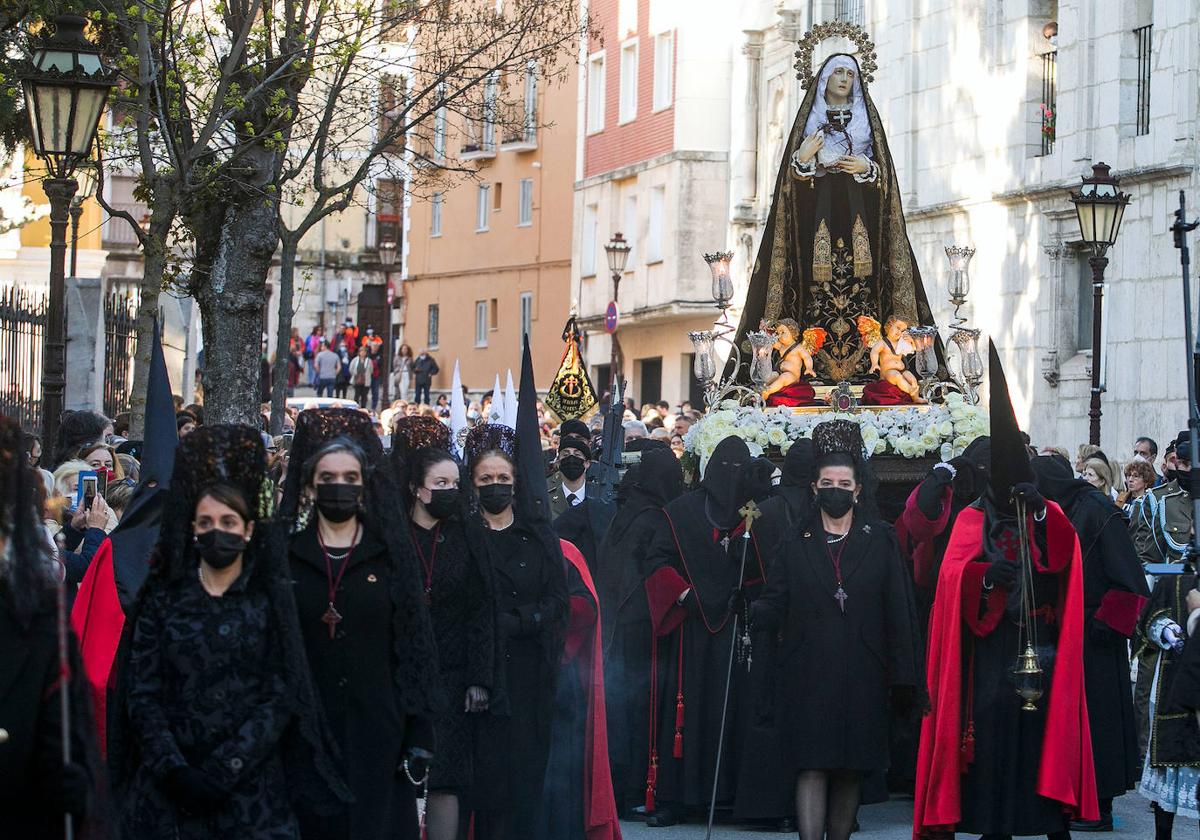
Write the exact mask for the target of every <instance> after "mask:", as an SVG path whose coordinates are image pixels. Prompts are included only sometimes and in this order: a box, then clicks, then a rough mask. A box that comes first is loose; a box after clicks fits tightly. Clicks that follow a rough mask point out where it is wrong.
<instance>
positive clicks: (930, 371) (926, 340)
mask: <svg viewBox="0 0 1200 840" xmlns="http://www.w3.org/2000/svg"><path fill="white" fill-rule="evenodd" d="M907 332H908V337H909V339H910V340H911V341H912V343H913V347H915V348H916V353H915V354H914V355H913V367H914V369H915V370H916V372H917V376H919V377H921V378H922V379H928V378H929V377H931V376H933V375H934V374H936V373H937V368H938V361H937V349H936V345H937V336H938V331H937V327H909V328H908V330H907Z"/></svg>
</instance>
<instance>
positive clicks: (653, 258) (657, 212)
mask: <svg viewBox="0 0 1200 840" xmlns="http://www.w3.org/2000/svg"><path fill="white" fill-rule="evenodd" d="M666 203H667V188H666V187H651V189H650V213H649V219H648V220H647V221H648V224H647V226H646V227H647V230H646V262H648V263H656V262H662V258H663V210H664V208H665V206H666Z"/></svg>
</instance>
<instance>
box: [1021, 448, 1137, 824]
mask: <svg viewBox="0 0 1200 840" xmlns="http://www.w3.org/2000/svg"><path fill="white" fill-rule="evenodd" d="M1032 463H1033V468H1034V472H1035V473H1036V474H1037V476H1038V488H1039V489H1040V490H1041V491H1042V493H1043V494H1044V495H1045V496H1046V497H1047V498H1049V499H1052V500H1054V501H1056V502H1058V503H1059V505H1060V506H1061V507H1062V508H1063V512H1064V513H1066V514H1067V516H1068V517H1069V518H1070V520H1071V524H1072V526H1074V528H1075V533H1076V534H1078V535H1079V549H1080V553H1081V556H1082V557H1083V625H1084V630H1085V632H1084V637H1083V675H1084V680H1085V682H1086V685H1087V705H1088V721H1089V723H1090V724H1091V730H1092V755H1093V758H1094V761H1095V766H1096V797H1097V798H1098V799H1100V800H1102V801H1103V800H1105V799H1111V798H1112V797H1115V796H1120V795H1121V794H1123V793H1125V792H1126V791H1128V790H1133V789H1134V788H1135V787H1136V786H1137V783H1138V780H1139V779H1140V778H1141V762H1140V760H1139V755H1138V744H1137V720H1136V718H1135V716H1134V711H1133V693H1132V691H1131V688H1130V683H1129V648H1128V645H1127V641H1128V639H1129V638H1130V637H1131V636H1132V635H1133V633H1134V630H1135V627H1136V623H1137V619H1138V615H1139V613H1140V612H1141V608H1142V607H1143V606H1144V605H1145V602H1146V599H1147V597H1148V596H1149V594H1150V593H1149V591H1148V590H1147V588H1146V578H1145V575H1144V574H1143V572H1142V565H1141V562H1140V561H1139V560H1138V557H1137V550H1136V549H1135V548H1134V545H1133V540H1132V538H1131V537H1130V536H1129V529H1128V526H1127V522H1126V519H1125V516H1124V514H1123V513H1122V512H1121V510H1120V508H1118V507H1116V506H1115V505H1114V504H1113V503H1112V501H1111V500H1110V499H1109V498H1108V497H1107V496H1105V495H1104V494H1103V493H1101V492H1100V491H1098V490H1096V489H1095V488H1094V487H1092V486H1091V485H1090V484H1088V483H1087V482H1085V481H1080V480H1077V479H1075V478H1074V477H1073V476H1072V475H1071V474H1070V471H1069V467H1067V466H1066V464H1065V463H1064V462H1061V461H1057V460H1056V459H1053V458H1049V457H1042V458H1035V459H1034V460H1033V462H1032Z"/></svg>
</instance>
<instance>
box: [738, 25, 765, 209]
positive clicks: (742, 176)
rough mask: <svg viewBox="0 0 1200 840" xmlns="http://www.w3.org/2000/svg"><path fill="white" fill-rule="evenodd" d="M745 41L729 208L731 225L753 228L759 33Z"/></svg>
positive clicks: (750, 34)
mask: <svg viewBox="0 0 1200 840" xmlns="http://www.w3.org/2000/svg"><path fill="white" fill-rule="evenodd" d="M745 36H746V41H745V43H744V44H742V55H744V56H745V57H746V60H745V62H743V67H744V71H745V79H744V91H745V94H744V96H743V102H742V106H741V108H740V111H741V114H740V116H738V117H737V118H736V119H735V127H734V130H735V131H736V132H737V134H736V137H737V140H736V141H735V142H736V145H735V147H734V149H735V152H734V155H735V156H734V160H733V195H734V198H735V199H736V201H737V203H736V204H735V205H734V208H733V221H734V223H735V224H754V221H755V218H756V217H757V215H758V214H757V206H756V205H757V195H756V194H757V191H758V126H759V123H760V122H761V121H762V114H761V113H760V108H759V99H760V96H759V92H760V89H761V87H762V53H763V33H762V32H761V31H759V30H746V32H745Z"/></svg>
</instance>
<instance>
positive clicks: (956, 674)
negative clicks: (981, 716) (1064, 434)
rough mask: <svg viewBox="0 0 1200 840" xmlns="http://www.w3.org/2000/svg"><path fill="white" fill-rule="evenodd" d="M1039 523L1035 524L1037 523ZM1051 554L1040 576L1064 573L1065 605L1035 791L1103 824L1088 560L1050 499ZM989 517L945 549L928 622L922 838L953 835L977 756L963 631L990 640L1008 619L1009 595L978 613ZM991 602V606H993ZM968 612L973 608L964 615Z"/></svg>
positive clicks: (917, 819)
mask: <svg viewBox="0 0 1200 840" xmlns="http://www.w3.org/2000/svg"><path fill="white" fill-rule="evenodd" d="M1030 524H1031V525H1032V523H1030ZM1045 525H1046V542H1047V545H1046V557H1041V556H1035V557H1034V563H1035V564H1036V567H1037V570H1038V571H1039V572H1043V573H1057V574H1058V576H1059V582H1060V585H1059V593H1060V596H1059V597H1060V600H1059V604H1058V608H1057V610H1056V613H1057V614H1058V617H1059V627H1060V630H1059V636H1058V651H1057V654H1056V657H1057V658H1056V660H1055V666H1054V675H1053V681H1052V683H1051V686H1050V692H1049V694H1048V695H1047V697H1045V698H1044V699H1043V700H1042V701H1041V702H1046V703H1049V706H1048V708H1047V715H1046V731H1045V734H1044V735H1043V737H1042V756H1041V765H1040V767H1039V770H1038V778H1037V784H1036V788H1035V790H1036V791H1037V793H1038V794H1039V795H1040V796H1044V797H1046V798H1047V799H1052V800H1055V801H1057V802H1060V803H1062V807H1063V811H1064V812H1065V813H1067V814H1068V816H1069V817H1070V818H1071V819H1079V820H1094V819H1097V818H1098V817H1099V812H1098V809H1097V805H1096V779H1095V770H1094V767H1093V765H1092V741H1091V733H1090V730H1089V728H1088V714H1087V702H1086V699H1085V696H1084V683H1083V561H1082V559H1081V558H1080V554H1079V539H1078V537H1077V536H1076V535H1075V529H1074V528H1072V527H1071V522H1070V520H1068V519H1067V517H1066V515H1065V514H1064V513H1063V512H1062V509H1061V508H1059V506H1058V505H1056V504H1054V503H1053V502H1047V503H1046V520H1045ZM983 527H984V514H983V511H981V510H979V509H977V508H974V507H970V508H967V509H965V510H963V511H962V512H961V513H960V514H959V515H958V520H957V521H956V522H955V524H954V532H953V534H952V535H951V537H950V543H949V545H947V546H946V556H945V560H944V561H943V562H942V568H941V574H940V576H939V579H938V589H937V598H936V600H935V601H934V605H933V613H932V615H931V616H930V622H929V654H928V663H927V665H928V670H927V673H928V680H929V702H930V706H931V710H930V713H929V715H928V716H926V718H925V721H924V725H923V726H922V728H921V748H920V753H919V756H918V758H917V788H916V798H915V801H914V804H913V838H914V840H921V838H925V837H929V836H932V835H937V834H947V833H952V832H953V831H954V828H955V826H956V825H957V824H958V822H959V820H960V819H961V816H962V805H961V801H960V793H961V788H962V775H963V774H964V773H965V772H967V769H968V766H969V764H970V762H971V760H972V756H971V750H970V749H969V748H968V747H967V744H966V739H965V738H964V735H965V734H966V733H967V726H968V721H964V720H963V719H962V717H963V715H962V709H963V704H962V690H963V682H964V678H965V677H966V676H967V675H964V674H963V669H962V648H963V638H964V634H966V633H972V632H976V633H979V634H985V633H987V632H988V629H987V628H988V627H989V626H990V627H992V628H994V627H995V625H996V622H998V621H999V620H1000V619H1001V618H1002V617H1003V614H1004V613H1003V610H1004V599H1002V598H993V599H991V601H992V602H994V603H995V605H996V609H989V610H988V611H987V612H986V613H985V614H983V616H982V617H979V611H978V610H979V605H980V590H981V587H982V584H983V573H984V571H985V570H986V569H987V563H986V562H975V561H980V560H982V557H983ZM989 606H990V604H989ZM964 610H965V612H964Z"/></svg>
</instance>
